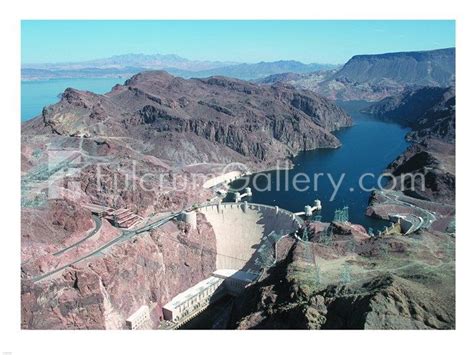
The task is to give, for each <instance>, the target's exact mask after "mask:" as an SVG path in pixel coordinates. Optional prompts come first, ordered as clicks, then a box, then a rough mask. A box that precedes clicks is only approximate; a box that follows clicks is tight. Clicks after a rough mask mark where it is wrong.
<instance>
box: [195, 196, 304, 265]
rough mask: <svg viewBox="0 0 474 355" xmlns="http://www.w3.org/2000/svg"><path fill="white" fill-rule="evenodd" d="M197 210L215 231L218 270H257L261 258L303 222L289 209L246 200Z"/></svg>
mask: <svg viewBox="0 0 474 355" xmlns="http://www.w3.org/2000/svg"><path fill="white" fill-rule="evenodd" d="M199 212H201V213H203V214H204V215H205V216H206V219H207V220H208V221H209V223H210V224H211V225H212V227H213V229H214V232H215V234H216V249H217V257H216V267H217V269H235V270H243V271H248V272H255V273H256V272H258V271H259V270H260V269H261V267H262V265H261V263H262V259H265V260H267V259H269V258H270V259H271V258H273V255H274V244H275V242H276V241H277V240H278V239H279V238H281V237H282V236H284V235H287V234H289V233H292V232H295V231H296V230H297V229H298V228H299V227H300V226H301V224H302V220H301V219H300V218H299V217H297V216H295V215H294V214H293V213H292V212H289V211H287V210H284V209H281V208H278V207H276V206H269V205H262V204H255V203H247V202H243V203H221V204H214V205H209V206H204V207H201V208H200V209H199Z"/></svg>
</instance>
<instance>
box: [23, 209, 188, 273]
mask: <svg viewBox="0 0 474 355" xmlns="http://www.w3.org/2000/svg"><path fill="white" fill-rule="evenodd" d="M180 213H181V212H178V213H172V214H170V215H169V216H167V217H164V218H162V219H160V220H158V221H155V222H152V223H150V224H148V225H146V226H144V227H141V228H138V229H136V230H131V231H123V232H122V234H121V235H120V236H118V237H116V238H114V239H112V240H110V241H108V242H107V243H105V244H103V245H101V246H100V247H99V248H97V249H95V250H93V251H92V252H90V253H88V254H86V255H84V256H81V257H80V258H78V259H76V260H74V261H72V262H70V263H68V264H66V265H63V266H61V267H59V268H57V269H54V270H51V271H49V272H46V273H44V274H41V275H38V276H34V277H32V278H30V280H31V281H33V282H38V281H41V280H44V279H46V278H48V277H50V276H52V275H54V274H56V273H58V272H60V271H63V270H65V269H66V268H68V267H70V266H72V265H74V264H77V263H79V262H81V261H84V260H86V259H88V258H90V257H93V256H96V255H98V254H100V253H101V252H103V251H105V250H106V249H108V248H110V247H111V246H113V245H115V244H117V243H120V242H124V241H126V240H129V239H131V238H133V237H134V236H136V235H138V234H141V233H144V232H148V231H150V230H152V229H155V228H158V227H161V226H162V225H163V224H165V223H167V222H169V221H171V220H172V219H174V218H175V217H177V216H178V215H179V214H180ZM96 222H97V221H96ZM96 227H97V225H96ZM99 228H100V226H99ZM94 234H95V233H94ZM90 237H92V235H88V236H87V237H86V238H84V239H82V241H79V242H78V243H82V242H83V241H84V240H86V239H87V238H90ZM76 244H77V243H76ZM74 246H77V245H72V246H70V247H68V248H71V247H74ZM66 249H67V248H66ZM64 251H65V250H64V249H63V250H62V251H61V252H63V253H64Z"/></svg>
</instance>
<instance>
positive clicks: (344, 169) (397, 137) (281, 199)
mask: <svg viewBox="0 0 474 355" xmlns="http://www.w3.org/2000/svg"><path fill="white" fill-rule="evenodd" d="M124 81H125V79H124V78H100V79H90V78H87V79H51V80H42V81H23V82H22V83H21V120H22V121H25V120H28V119H31V118H33V117H35V116H37V115H39V114H40V113H41V111H42V109H43V107H44V106H47V105H50V104H54V103H56V102H58V101H59V95H60V94H61V93H62V92H63V91H64V90H65V89H66V88H68V87H73V88H76V89H80V90H88V91H92V92H95V93H97V94H103V93H106V92H108V91H110V90H111V88H112V86H114V85H115V84H122V83H123V82H124ZM338 105H339V106H341V107H342V108H344V109H345V110H346V112H347V113H349V114H350V115H351V116H352V119H353V123H354V125H353V126H352V127H349V128H344V129H341V130H339V131H337V132H335V135H336V136H337V137H338V138H339V140H340V141H341V143H342V146H341V147H339V148H337V149H317V150H313V151H306V152H301V153H299V154H298V155H297V156H296V157H295V158H293V163H294V168H293V169H290V170H289V171H287V172H285V171H283V170H280V171H277V170H273V171H269V172H266V174H267V173H268V175H267V176H255V175H253V176H250V184H249V186H250V187H251V188H252V192H253V196H252V197H251V198H250V199H249V201H250V202H256V203H263V204H269V205H277V206H280V207H282V208H285V209H287V210H289V211H292V212H299V211H303V209H304V206H305V205H312V204H313V202H314V200H315V199H319V200H321V202H322V206H323V209H322V211H321V218H322V220H323V221H331V220H332V219H333V217H334V211H335V210H336V209H341V208H343V207H344V206H348V208H349V219H350V221H351V222H352V223H357V224H362V225H364V226H365V227H372V228H374V229H375V230H376V229H381V228H382V227H383V226H385V225H386V224H387V223H386V222H384V221H380V220H377V219H373V218H369V217H367V216H365V209H366V207H367V203H368V200H369V197H370V191H364V190H363V189H361V187H360V186H359V179H360V178H361V176H362V175H363V174H373V175H374V176H375V177H374V178H371V177H370V176H367V177H366V178H364V179H363V183H364V186H363V187H364V188H365V189H366V190H367V189H369V188H371V187H376V185H377V177H378V176H380V174H382V173H383V171H384V169H385V168H386V167H387V165H388V164H389V163H390V162H392V161H393V160H394V159H395V158H396V157H397V156H398V155H399V154H401V153H402V152H403V151H404V150H405V149H406V147H407V146H408V143H407V142H406V141H405V138H404V137H405V134H406V133H407V132H408V129H407V128H402V127H401V126H399V125H398V124H395V123H390V122H383V121H380V120H377V119H375V118H373V117H371V116H370V115H366V114H363V113H361V112H360V110H361V109H362V108H363V107H364V106H366V105H368V103H366V102H338ZM280 168H284V167H280ZM301 173H303V174H306V175H307V176H308V177H309V178H310V180H311V182H310V183H309V184H308V185H309V188H308V189H307V190H306V191H297V190H296V189H295V188H293V186H292V184H291V183H290V184H289V188H288V189H285V188H284V187H285V180H287V181H290V182H291V181H293V179H294V177H295V176H296V175H297V174H301ZM315 174H322V175H321V176H320V177H319V178H317V188H316V186H315V184H314V182H315V180H316V179H315V178H314V176H315ZM343 174H344V176H343V178H342V180H340V179H341V176H342V175H343ZM329 175H330V176H331V177H332V179H333V181H332V182H331V180H330V179H329ZM268 181H270V184H271V188H270V191H259V190H264V189H265V187H266V186H268ZM339 181H341V183H340V186H339V188H338V190H337V193H336V194H334V192H335V188H334V183H338V182H339ZM277 185H279V186H280V188H279V189H278V191H277V189H276V186H277ZM231 187H232V188H234V189H235V190H241V189H240V187H242V181H239V180H237V181H235V182H234V183H233V184H232V185H231ZM241 192H242V191H241ZM333 194H334V195H333ZM229 195H231V194H229ZM227 200H232V196H229V197H228V198H227Z"/></svg>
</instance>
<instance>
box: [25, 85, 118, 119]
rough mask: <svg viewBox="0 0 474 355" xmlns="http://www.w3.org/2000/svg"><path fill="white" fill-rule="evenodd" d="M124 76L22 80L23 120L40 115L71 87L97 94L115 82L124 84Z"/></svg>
mask: <svg viewBox="0 0 474 355" xmlns="http://www.w3.org/2000/svg"><path fill="white" fill-rule="evenodd" d="M124 81H125V79H124V78H97V79H94V78H86V79H82V78H78V79H50V80H32V81H22V82H21V120H22V121H26V120H29V119H31V118H33V117H36V116H38V115H39V114H40V113H41V111H42V110H43V107H45V106H48V105H52V104H55V103H57V102H58V101H59V99H60V96H61V94H62V93H63V92H64V90H66V89H67V88H69V87H71V88H74V89H79V90H87V91H92V92H94V93H96V94H105V93H106V92H109V91H110V90H111V89H112V87H113V86H114V85H115V84H123V82H124Z"/></svg>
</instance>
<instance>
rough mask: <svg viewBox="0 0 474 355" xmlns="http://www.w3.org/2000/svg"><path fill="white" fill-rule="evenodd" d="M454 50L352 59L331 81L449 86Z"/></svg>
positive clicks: (363, 56) (355, 57) (451, 77)
mask: <svg viewBox="0 0 474 355" xmlns="http://www.w3.org/2000/svg"><path fill="white" fill-rule="evenodd" d="M454 66H455V49H454V48H446V49H438V50H432V51H419V52H399V53H386V54H376V55H356V56H354V57H352V58H351V59H350V60H349V61H348V62H347V63H346V64H345V65H344V66H343V67H342V69H341V70H340V71H338V72H337V74H336V75H335V76H334V79H338V80H340V81H349V82H366V83H382V82H384V81H391V82H394V83H398V84H402V85H409V86H445V87H446V86H450V85H452V84H453V82H454Z"/></svg>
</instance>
